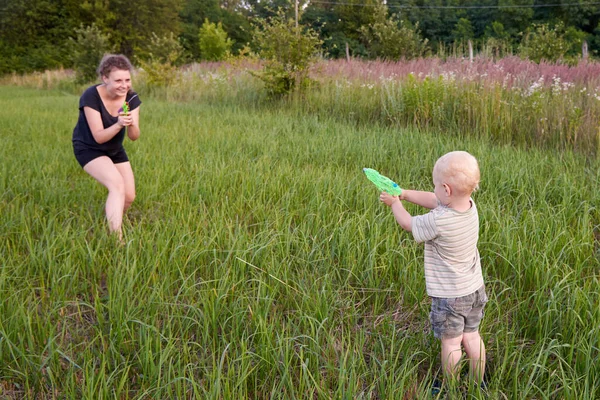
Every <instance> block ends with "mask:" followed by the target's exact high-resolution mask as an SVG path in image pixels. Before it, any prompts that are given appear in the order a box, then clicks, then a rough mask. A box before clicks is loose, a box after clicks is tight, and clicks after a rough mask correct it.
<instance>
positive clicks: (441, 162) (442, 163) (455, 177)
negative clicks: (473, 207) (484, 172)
mask: <svg viewBox="0 0 600 400" xmlns="http://www.w3.org/2000/svg"><path fill="white" fill-rule="evenodd" d="M433 174H434V175H436V174H439V175H438V176H439V177H440V178H442V180H443V181H444V182H445V183H448V184H449V185H450V186H451V187H452V188H453V189H454V190H456V191H457V192H458V193H459V194H462V195H467V194H469V195H470V194H471V193H473V192H474V191H475V190H477V189H479V179H480V177H481V174H480V172H479V164H478V163H477V159H476V158H475V157H473V156H472V155H471V154H469V153H467V152H466V151H451V152H450V153H446V154H444V155H443V156H441V157H440V158H439V159H438V160H437V161H436V163H435V166H434V167H433Z"/></svg>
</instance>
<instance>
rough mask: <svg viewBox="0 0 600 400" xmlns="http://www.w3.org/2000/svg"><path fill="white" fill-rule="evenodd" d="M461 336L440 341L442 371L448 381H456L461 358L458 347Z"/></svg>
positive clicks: (460, 350)
mask: <svg viewBox="0 0 600 400" xmlns="http://www.w3.org/2000/svg"><path fill="white" fill-rule="evenodd" d="M462 341H463V335H460V336H458V337H455V338H451V339H442V370H443V371H444V377H445V378H446V379H448V380H450V381H453V380H455V379H458V363H459V362H460V359H461V357H462V349H461V347H460V344H461V342H462Z"/></svg>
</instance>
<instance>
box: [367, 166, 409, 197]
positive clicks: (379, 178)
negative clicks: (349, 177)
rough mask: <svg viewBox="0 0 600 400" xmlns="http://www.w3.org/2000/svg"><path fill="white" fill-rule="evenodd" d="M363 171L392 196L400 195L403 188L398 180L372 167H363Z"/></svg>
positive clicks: (380, 188) (378, 186) (379, 187)
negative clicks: (395, 180)
mask: <svg viewBox="0 0 600 400" xmlns="http://www.w3.org/2000/svg"><path fill="white" fill-rule="evenodd" d="M363 172H364V173H365V175H366V176H367V178H368V179H369V180H370V181H371V182H373V183H374V184H375V186H377V188H378V189H379V190H381V191H382V192H386V193H389V194H391V195H392V196H400V194H401V193H402V189H401V188H400V186H398V184H397V183H396V182H394V181H393V180H391V179H390V178H388V177H387V176H383V175H381V174H380V173H379V172H377V171H375V170H374V169H371V168H363Z"/></svg>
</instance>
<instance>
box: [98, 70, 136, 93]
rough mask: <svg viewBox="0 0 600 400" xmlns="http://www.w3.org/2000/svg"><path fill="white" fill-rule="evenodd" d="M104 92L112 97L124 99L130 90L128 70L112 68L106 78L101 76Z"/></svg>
mask: <svg viewBox="0 0 600 400" xmlns="http://www.w3.org/2000/svg"><path fill="white" fill-rule="evenodd" d="M102 81H103V82H104V84H105V85H106V91H107V92H108V93H109V94H110V95H111V96H112V97H124V96H125V95H126V94H127V92H128V91H129V90H130V89H131V73H130V72H129V71H128V70H122V69H116V68H113V69H112V70H111V71H110V73H109V74H108V76H103V77H102Z"/></svg>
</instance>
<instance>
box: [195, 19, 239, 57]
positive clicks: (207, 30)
mask: <svg viewBox="0 0 600 400" xmlns="http://www.w3.org/2000/svg"><path fill="white" fill-rule="evenodd" d="M198 36H199V39H200V41H199V45H200V56H201V57H202V59H204V60H208V61H221V60H223V59H225V58H226V57H227V56H228V55H229V54H230V52H231V46H233V41H232V40H231V39H229V38H228V37H227V32H225V30H224V29H223V26H222V25H221V23H220V22H219V23H217V24H215V23H214V22H209V21H208V19H205V20H204V24H202V26H201V27H200V33H199V35H198Z"/></svg>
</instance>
